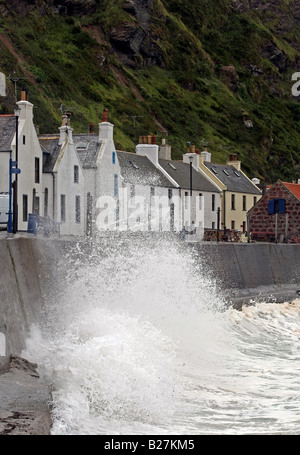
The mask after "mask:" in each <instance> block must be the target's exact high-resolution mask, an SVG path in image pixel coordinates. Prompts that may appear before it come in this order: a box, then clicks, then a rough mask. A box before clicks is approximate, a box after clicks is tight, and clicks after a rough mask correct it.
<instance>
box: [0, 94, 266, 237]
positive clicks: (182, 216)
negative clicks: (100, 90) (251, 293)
mask: <svg viewBox="0 0 300 455" xmlns="http://www.w3.org/2000/svg"><path fill="white" fill-rule="evenodd" d="M17 107H18V109H19V117H18V119H17V121H18V141H17V142H18V145H17V154H18V156H17V160H18V168H19V169H20V170H21V173H20V174H19V175H18V192H17V198H18V200H17V204H18V217H17V219H18V222H17V226H18V231H27V229H28V220H29V216H30V214H37V215H39V216H40V217H41V219H42V220H44V221H45V220H47V219H50V220H52V221H54V222H55V223H56V224H57V225H59V227H60V234H61V235H75V236H93V237H94V236H96V235H97V234H98V233H101V232H102V231H105V230H107V229H108V230H121V231H125V230H134V231H169V230H173V231H177V232H179V231H181V230H182V228H183V227H185V228H186V229H189V228H191V229H193V231H194V232H196V233H197V234H199V235H200V236H201V235H202V234H203V230H204V229H216V228H217V226H219V227H220V229H224V227H225V228H226V227H229V228H235V229H241V230H245V220H243V219H242V218H241V219H240V218H237V219H236V221H235V220H232V219H230V215H229V218H228V217H227V215H226V213H227V212H226V213H225V207H226V206H228V204H229V202H228V204H227V203H226V192H227V193H228V197H231V203H232V194H233V193H232V192H230V184H229V183H228V182H229V180H230V177H231V180H232V181H233V180H234V179H235V180H237V183H236V185H238V187H239V188H240V190H241V191H242V193H243V196H241V197H243V198H245V197H246V196H247V198H249V200H248V201H247V210H248V209H249V208H251V207H252V205H253V201H255V200H256V198H257V197H260V194H261V193H260V190H259V189H258V188H257V186H256V185H255V184H254V183H253V182H252V181H250V180H249V179H248V177H247V176H245V174H244V173H243V172H242V171H241V170H240V165H239V162H236V161H230V162H229V163H227V167H225V169H227V170H228V169H229V172H228V171H227V170H226V171H225V170H224V169H223V172H222V169H219V171H220V173H221V174H222V177H223V178H226V179H227V180H228V182H227V184H225V183H224V182H223V183H222V181H221V180H220V178H219V177H221V176H218V175H217V174H218V172H217V170H216V166H213V165H212V163H211V159H210V154H209V153H208V152H206V151H204V152H202V153H201V154H197V153H195V152H194V150H192V149H189V150H187V153H186V154H185V155H183V161H172V160H171V147H170V146H169V145H168V144H167V141H166V140H164V141H163V143H162V144H161V145H160V146H158V145H157V144H156V143H155V138H153V137H151V136H145V137H141V138H140V140H139V142H140V143H139V144H138V145H137V146H136V150H135V153H129V152H124V151H116V148H115V145H114V139H113V128H114V125H113V124H112V123H110V122H109V121H108V118H107V110H105V111H104V112H103V118H102V122H100V123H99V133H98V134H94V133H93V132H91V133H87V134H73V129H72V128H71V125H70V116H69V115H68V114H66V115H63V117H62V125H61V126H60V127H59V133H58V134H49V135H38V134H37V132H36V128H35V126H34V123H33V105H32V104H31V103H30V102H29V101H28V100H27V98H26V93H22V96H21V101H19V102H17ZM10 156H11V157H12V158H13V159H14V160H15V159H16V117H15V116H14V115H5V116H0V193H7V192H8V188H9V157H10ZM211 166H212V167H213V169H212V168H211ZM231 170H232V172H231ZM227 174H228V175H227ZM190 195H192V197H190ZM230 195H231V196H230ZM245 195H246V196H245ZM241 204H245V199H243V202H242V199H241ZM239 205H240V204H239V203H237V206H236V208H237V209H238V207H239ZM236 208H234V210H235V211H236ZM244 208H245V207H244ZM240 211H241V210H237V211H236V213H235V214H234V216H236V214H237V213H240ZM244 212H245V210H244ZM242 215H243V214H242ZM232 216H233V215H232ZM232 216H231V218H232ZM226 217H227V218H228V219H227V218H226ZM226 225H227V226H226Z"/></svg>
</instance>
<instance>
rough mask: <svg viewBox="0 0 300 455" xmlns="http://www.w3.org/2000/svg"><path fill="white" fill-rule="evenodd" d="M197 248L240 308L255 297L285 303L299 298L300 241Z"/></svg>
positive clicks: (212, 273) (223, 244)
mask: <svg viewBox="0 0 300 455" xmlns="http://www.w3.org/2000/svg"><path fill="white" fill-rule="evenodd" d="M193 248H195V249H196V250H197V252H198V254H199V256H200V257H201V258H202V260H203V263H204V269H206V270H207V271H208V273H210V274H211V276H212V277H213V278H215V279H216V281H217V284H218V287H219V288H220V290H222V293H223V294H224V296H225V298H226V300H228V301H231V302H232V304H233V306H235V307H237V308H239V307H240V306H241V305H242V304H249V303H252V302H253V300H255V301H259V300H264V301H277V302H283V301H292V300H294V299H295V298H297V297H298V292H297V291H299V290H300V245H299V244H275V243H251V244H248V243H223V242H222V243H219V244H208V243H201V244H198V245H196V246H194V247H193Z"/></svg>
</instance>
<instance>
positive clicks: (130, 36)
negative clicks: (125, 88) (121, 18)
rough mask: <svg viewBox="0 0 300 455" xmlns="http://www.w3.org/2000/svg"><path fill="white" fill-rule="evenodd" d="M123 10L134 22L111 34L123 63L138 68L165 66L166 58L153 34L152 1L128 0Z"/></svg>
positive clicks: (112, 43) (120, 26) (116, 28)
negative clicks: (143, 66)
mask: <svg viewBox="0 0 300 455" xmlns="http://www.w3.org/2000/svg"><path fill="white" fill-rule="evenodd" d="M123 9H124V11H126V12H127V13H128V14H129V15H130V16H132V18H133V19H134V20H132V21H130V22H123V23H122V24H120V25H117V26H116V27H114V28H113V29H112V31H111V33H110V42H111V45H112V47H113V48H114V49H115V51H116V52H117V54H118V56H119V58H120V60H121V62H122V63H124V64H126V65H129V66H132V67H137V66H142V65H146V66H147V65H158V66H164V56H163V53H162V51H161V50H160V48H159V46H158V40H157V37H156V36H155V35H154V34H153V33H152V32H151V27H150V26H151V22H152V14H153V1H152V0H142V1H141V0H126V1H124V3H123Z"/></svg>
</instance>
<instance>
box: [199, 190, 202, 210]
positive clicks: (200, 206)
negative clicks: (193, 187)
mask: <svg viewBox="0 0 300 455" xmlns="http://www.w3.org/2000/svg"><path fill="white" fill-rule="evenodd" d="M199 210H202V193H199Z"/></svg>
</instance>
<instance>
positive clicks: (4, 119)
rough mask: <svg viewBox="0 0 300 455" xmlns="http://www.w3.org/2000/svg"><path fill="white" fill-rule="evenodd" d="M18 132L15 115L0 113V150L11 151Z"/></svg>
mask: <svg viewBox="0 0 300 455" xmlns="http://www.w3.org/2000/svg"><path fill="white" fill-rule="evenodd" d="M15 132H16V119H15V116H14V115H0V152H9V151H10V150H11V143H12V140H13V138H14V135H15Z"/></svg>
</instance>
